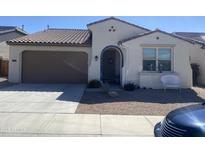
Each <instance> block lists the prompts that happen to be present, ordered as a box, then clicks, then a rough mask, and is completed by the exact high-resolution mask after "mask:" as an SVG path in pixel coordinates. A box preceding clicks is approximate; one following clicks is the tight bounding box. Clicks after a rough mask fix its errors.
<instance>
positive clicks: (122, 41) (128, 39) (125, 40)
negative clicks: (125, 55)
mask: <svg viewBox="0 0 205 154" xmlns="http://www.w3.org/2000/svg"><path fill="white" fill-rule="evenodd" d="M156 32H159V33H163V34H166V35H169V36H171V37H175V38H178V39H181V40H183V41H186V42H188V43H191V44H194V42H193V41H190V40H188V39H186V38H183V37H181V36H178V35H174V34H171V33H168V32H165V31H162V30H159V29H156V30H154V31H150V32H147V33H143V34H139V35H136V36H133V37H130V38H127V39H124V40H121V41H119V42H118V43H125V42H128V41H130V40H133V39H137V38H139V37H143V36H146V35H150V34H153V33H156Z"/></svg>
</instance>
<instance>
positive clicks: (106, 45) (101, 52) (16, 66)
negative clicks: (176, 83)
mask: <svg viewBox="0 0 205 154" xmlns="http://www.w3.org/2000/svg"><path fill="white" fill-rule="evenodd" d="M87 28H88V29H83V30H82V29H53V28H50V29H47V30H44V31H41V32H37V33H34V34H30V35H27V36H24V37H21V38H17V39H13V40H11V41H8V42H7V43H8V44H9V45H10V55H9V56H10V57H9V59H10V61H9V82H13V83H21V82H22V83H87V82H89V81H91V80H94V79H97V80H101V81H106V80H107V81H110V82H115V83H119V84H121V85H124V84H126V83H130V82H132V83H135V84H137V85H139V86H140V87H147V88H156V89H157V88H162V85H161V83H160V75H161V73H162V72H175V73H177V74H178V75H179V77H180V78H181V80H182V87H183V88H189V87H191V86H192V84H193V83H192V69H191V66H190V64H191V63H192V62H197V63H198V62H199V63H200V64H199V65H200V69H201V72H203V73H201V74H200V75H201V76H200V82H201V83H202V84H205V73H204V70H205V62H204V58H205V50H204V49H203V48H204V44H205V43H202V42H201V41H197V40H196V39H194V38H189V37H187V36H183V35H182V34H181V33H179V34H177V33H167V32H164V31H161V30H158V29H157V30H154V31H151V30H149V29H147V28H144V27H141V26H138V25H134V24H132V23H128V22H126V21H122V20H120V19H117V18H114V17H111V18H107V19H104V20H100V21H96V22H93V23H90V24H88V25H87Z"/></svg>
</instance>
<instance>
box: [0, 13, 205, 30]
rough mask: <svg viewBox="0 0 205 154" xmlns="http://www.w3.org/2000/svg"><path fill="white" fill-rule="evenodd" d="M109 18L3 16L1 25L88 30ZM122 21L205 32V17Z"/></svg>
mask: <svg viewBox="0 0 205 154" xmlns="http://www.w3.org/2000/svg"><path fill="white" fill-rule="evenodd" d="M104 18H107V17H105V16H82V17H81V16H26V17H24V16H17V17H12V16H6V17H4V16H1V17H0V25H14V26H19V27H21V25H24V27H25V30H26V31H27V32H29V33H34V32H37V31H41V30H44V29H46V27H47V25H49V26H50V27H51V28H83V29H84V28H86V24H88V23H90V22H94V21H97V20H101V19H104ZM117 18H120V19H122V20H125V21H128V22H131V23H134V24H137V25H139V26H143V27H145V28H148V29H151V30H154V29H156V28H159V29H161V30H164V31H167V32H176V31H187V32H205V16H204V17H179V16H177V17H173V16H172V17H165V16H161V17H159V16H158V17H156V16H146V17H143V16H121V17H117Z"/></svg>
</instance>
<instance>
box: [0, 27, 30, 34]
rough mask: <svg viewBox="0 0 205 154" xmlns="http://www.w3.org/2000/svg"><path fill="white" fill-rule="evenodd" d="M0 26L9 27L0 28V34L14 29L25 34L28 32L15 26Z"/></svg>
mask: <svg viewBox="0 0 205 154" xmlns="http://www.w3.org/2000/svg"><path fill="white" fill-rule="evenodd" d="M0 27H9V28H10V29H6V30H1V31H0V34H6V33H10V32H14V31H17V32H19V33H22V34H25V35H27V34H28V33H27V32H26V31H24V30H22V29H20V28H18V27H17V26H0Z"/></svg>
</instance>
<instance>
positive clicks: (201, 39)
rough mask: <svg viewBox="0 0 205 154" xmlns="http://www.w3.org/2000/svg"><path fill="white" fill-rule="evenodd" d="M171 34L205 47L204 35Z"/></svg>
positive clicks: (194, 33) (193, 33) (192, 33)
mask: <svg viewBox="0 0 205 154" xmlns="http://www.w3.org/2000/svg"><path fill="white" fill-rule="evenodd" d="M173 34H175V35H178V36H181V37H184V38H186V39H188V40H190V41H193V42H194V43H198V44H201V45H205V33H197V32H174V33H173Z"/></svg>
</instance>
